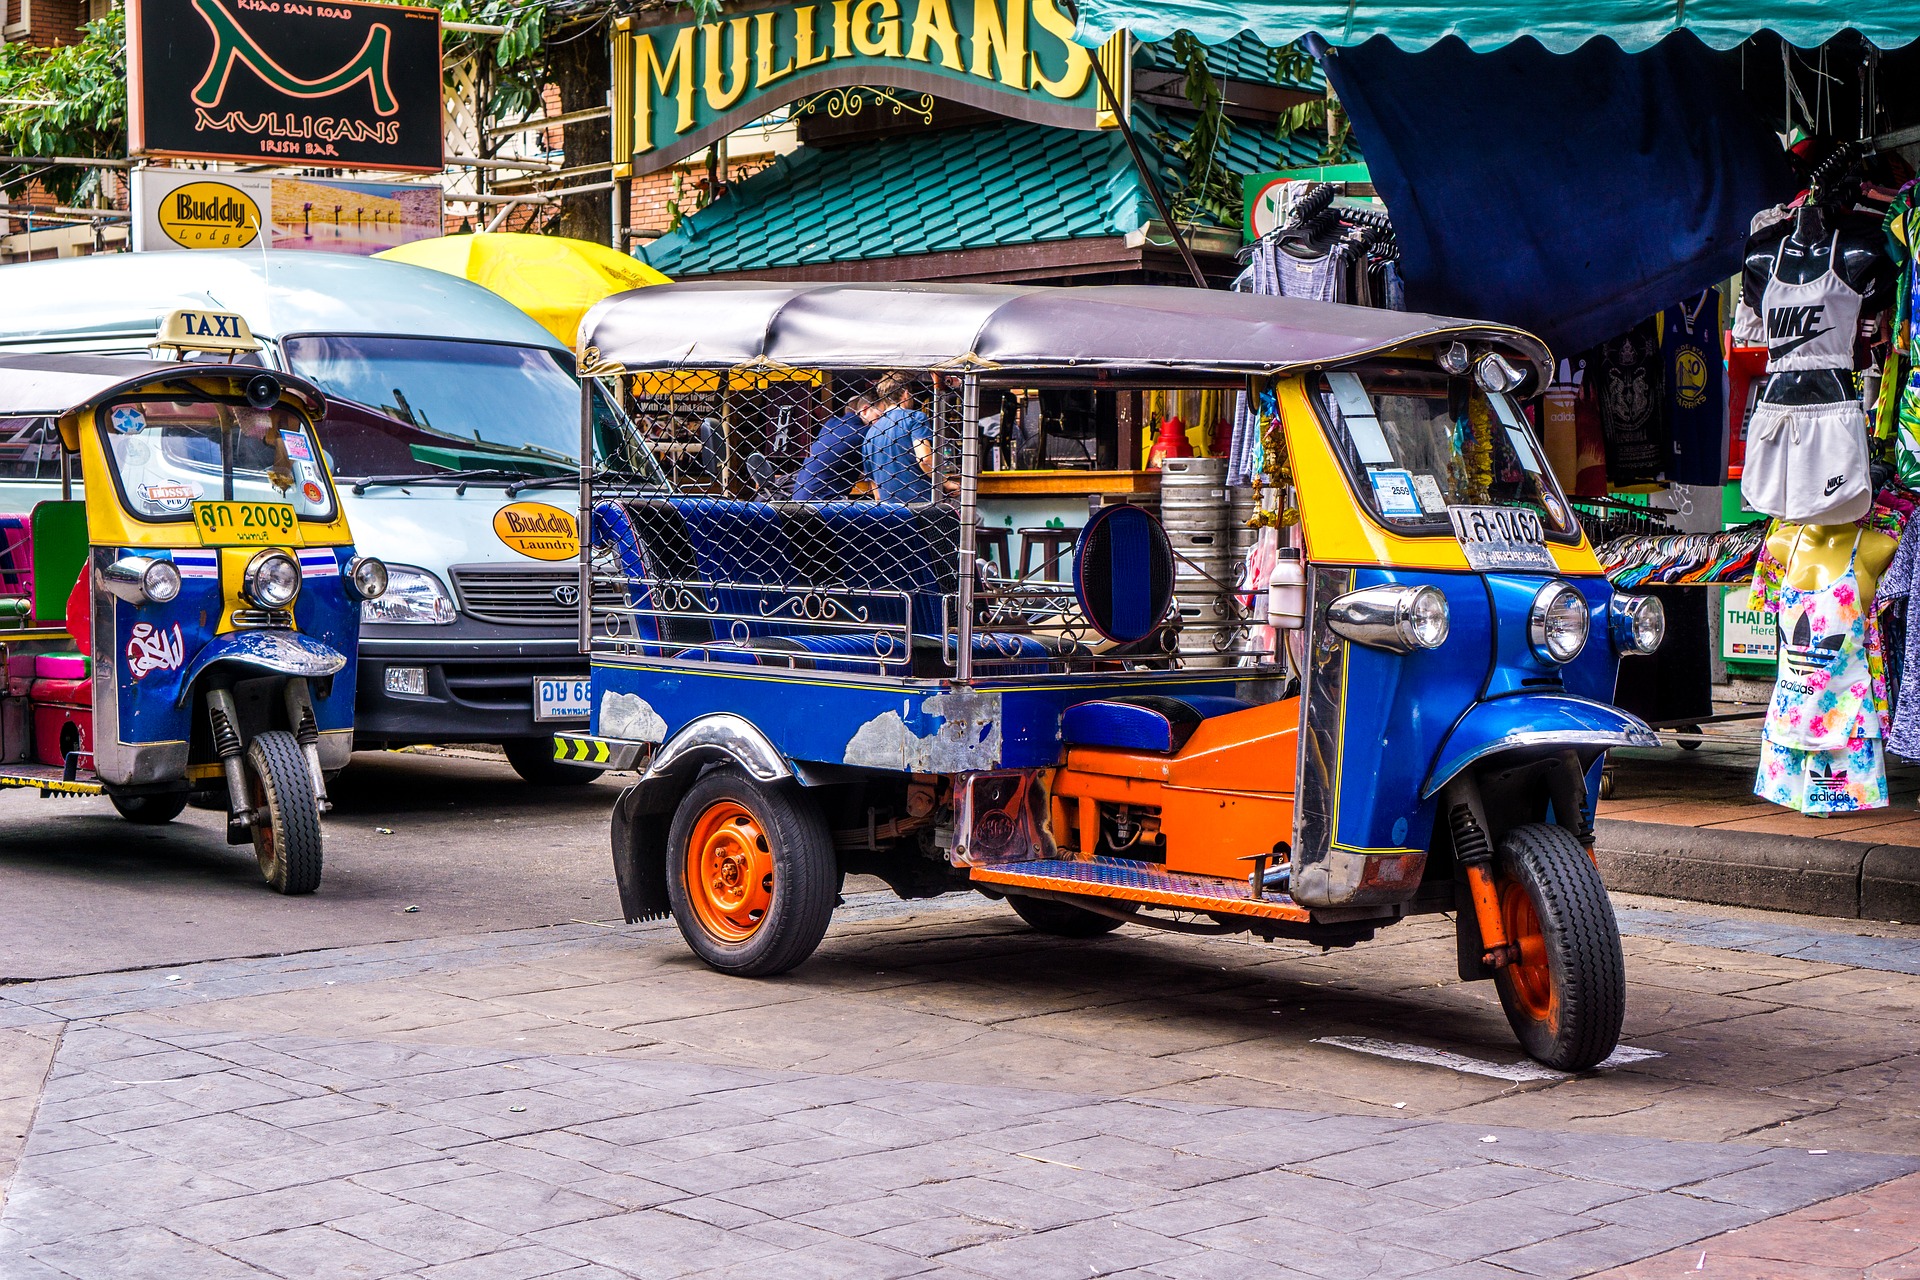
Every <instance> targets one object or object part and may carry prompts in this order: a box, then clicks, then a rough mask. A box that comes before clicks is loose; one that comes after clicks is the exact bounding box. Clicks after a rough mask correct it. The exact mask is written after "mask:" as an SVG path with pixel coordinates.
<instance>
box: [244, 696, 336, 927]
mask: <svg viewBox="0 0 1920 1280" xmlns="http://www.w3.org/2000/svg"><path fill="white" fill-rule="evenodd" d="M247 793H248V803H249V804H251V805H252V806H253V856H254V857H256V858H258V859H259V860H260V874H261V875H263V876H265V877H266V878H267V884H268V885H270V886H272V888H273V889H274V890H275V891H276V892H279V893H285V894H289V895H291V894H301V893H312V892H313V891H314V890H315V889H318V888H319V887H320V861H321V858H320V807H319V806H318V805H317V804H315V803H314V800H313V779H312V776H311V775H310V774H309V773H308V772H307V756H306V753H305V752H304V751H302V750H301V749H300V743H299V740H298V739H296V738H295V737H294V736H293V735H292V734H291V733H288V732H287V731H286V730H285V729H269V730H267V731H266V732H265V733H262V734H261V735H260V736H259V737H257V738H255V739H254V740H253V741H252V742H250V743H248V744H247Z"/></svg>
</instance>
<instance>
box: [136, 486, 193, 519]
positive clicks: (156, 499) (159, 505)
mask: <svg viewBox="0 0 1920 1280" xmlns="http://www.w3.org/2000/svg"><path fill="white" fill-rule="evenodd" d="M199 496H200V486H199V485H197V484H143V485H141V486H140V501H141V502H143V503H145V504H146V508H147V510H148V511H150V512H151V511H160V512H169V513H174V514H178V513H179V512H182V511H185V510H186V509H187V508H188V507H191V506H192V505H193V500H194V499H195V498H197V497H199Z"/></svg>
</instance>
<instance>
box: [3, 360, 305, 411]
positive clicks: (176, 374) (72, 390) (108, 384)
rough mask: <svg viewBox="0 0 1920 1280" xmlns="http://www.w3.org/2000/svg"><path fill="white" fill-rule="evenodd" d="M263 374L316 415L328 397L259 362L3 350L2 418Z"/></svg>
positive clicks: (71, 408) (66, 409)
mask: <svg viewBox="0 0 1920 1280" xmlns="http://www.w3.org/2000/svg"><path fill="white" fill-rule="evenodd" d="M261 373H271V374H272V375H273V377H274V378H276V379H278V380H279V382H280V384H281V385H282V386H283V387H285V388H286V389H287V390H289V391H291V392H292V393H293V394H294V396H295V398H296V399H298V400H300V401H302V402H303V403H304V404H305V405H306V407H307V408H308V409H309V410H310V411H312V412H314V413H316V414H317V413H318V412H319V410H320V408H321V406H323V405H325V403H326V397H324V396H323V395H321V394H320V392H319V391H317V390H316V389H315V388H314V387H313V385H312V384H311V383H309V382H306V381H304V380H303V379H300V378H295V377H292V376H290V375H288V374H284V373H280V372H278V371H277V370H271V369H262V368H261V367H260V366H258V365H245V364H207V363H191V364H180V363H177V362H175V361H171V360H134V359H122V358H120V357H117V356H72V355H0V417H5V418H59V417H64V416H65V415H66V414H69V413H71V412H73V411H74V410H75V409H78V408H80V407H82V406H84V405H88V404H94V403H97V402H99V401H102V400H105V399H108V398H109V397H111V396H113V395H115V394H116V393H118V392H121V391H128V390H132V389H133V388H136V387H141V386H146V385H148V384H151V383H154V382H159V381H161V380H163V379H164V380H172V379H184V378H207V377H224V378H240V379H246V378H251V377H253V376H255V375H256V374H261Z"/></svg>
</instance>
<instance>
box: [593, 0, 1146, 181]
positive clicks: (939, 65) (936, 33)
mask: <svg viewBox="0 0 1920 1280" xmlns="http://www.w3.org/2000/svg"><path fill="white" fill-rule="evenodd" d="M633 23H634V20H633V19H632V18H623V19H620V21H619V23H617V24H616V27H615V31H614V35H613V92H614V104H613V128H614V155H615V156H616V157H631V162H630V164H629V165H628V166H625V167H623V169H617V170H616V173H618V174H619V175H620V176H632V175H633V174H635V173H646V172H650V171H652V170H654V169H660V168H664V167H665V166H667V165H670V164H672V163H673V162H674V161H676V160H679V159H681V158H682V157H685V156H687V155H690V154H692V153H693V152H695V151H698V150H700V149H701V148H702V147H705V146H707V145H708V144H710V143H712V142H713V141H714V140H716V139H718V138H720V137H723V136H724V135H726V134H727V133H730V132H732V131H733V130H734V129H737V128H739V127H740V126H741V125H744V124H746V123H748V122H749V121H752V120H755V119H758V118H759V117H760V116H763V115H765V114H766V113H767V112H768V111H771V110H773V109H774V108H776V107H781V106H785V105H786V104H788V103H791V102H797V101H799V100H800V99H802V98H805V97H808V96H810V95H812V94H815V93H819V92H822V91H824V90H828V89H836V88H848V87H852V86H856V85H884V86H886V87H888V88H893V89H903V90H909V91H912V92H916V93H930V94H932V95H934V96H935V97H938V98H943V99H946V100H948V101H952V102H963V103H966V104H968V105H970V106H975V107H980V108H982V109H984V110H988V111H993V112H996V113H998V114H1000V115H1004V116H1013V117H1015V118H1017V119H1022V120H1030V121H1033V122H1034V123H1036V124H1048V125H1054V126H1057V127H1062V128H1069V129H1094V128H1100V127H1102V126H1103V125H1104V124H1106V123H1107V121H1106V120H1103V119H1102V112H1103V109H1104V108H1106V107H1107V105H1108V104H1106V103H1104V102H1103V101H1102V100H1101V96H1100V94H1099V90H1098V87H1097V80H1096V78H1095V76H1094V73H1093V59H1094V57H1095V56H1096V55H1095V54H1093V53H1092V52H1091V51H1089V50H1087V49H1084V48H1082V47H1081V46H1079V45H1076V44H1074V43H1073V38H1072V37H1073V19H1072V18H1071V17H1070V16H1068V14H1067V12H1066V8H1065V4H1064V0H818V2H817V3H812V4H797V5H796V4H787V5H781V6H778V7H775V8H767V9H760V10H757V11H748V12H745V13H739V14H730V15H727V16H724V17H722V18H721V19H720V20H718V21H716V22H708V23H691V22H690V23H682V24H678V25H672V26H658V27H636V26H634V25H633ZM1119 39H1120V40H1124V39H1125V37H1124V36H1123V37H1120V38H1119ZM1098 56H1099V57H1101V58H1102V59H1103V60H1105V61H1104V63H1103V65H1106V66H1108V67H1109V69H1110V70H1109V79H1110V81H1111V82H1112V83H1113V84H1114V85H1115V87H1116V91H1117V92H1120V93H1122V94H1124V92H1125V91H1124V89H1122V88H1121V87H1120V85H1121V82H1122V80H1123V78H1124V76H1123V72H1124V63H1125V59H1124V58H1120V57H1113V58H1111V59H1109V51H1108V50H1103V51H1102V52H1101V53H1100V54H1099V55H1098ZM1115 64H1121V65H1115Z"/></svg>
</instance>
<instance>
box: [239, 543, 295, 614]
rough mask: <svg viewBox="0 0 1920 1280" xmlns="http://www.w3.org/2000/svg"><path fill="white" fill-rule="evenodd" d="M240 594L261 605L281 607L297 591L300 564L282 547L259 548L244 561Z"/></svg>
mask: <svg viewBox="0 0 1920 1280" xmlns="http://www.w3.org/2000/svg"><path fill="white" fill-rule="evenodd" d="M240 594H241V595H243V596H245V597H246V598H247V599H248V600H249V601H250V602H252V603H253V604H256V605H258V606H259V607H260V608H262V609H284V608H286V607H287V606H288V605H290V604H292V603H293V599H294V597H295V596H297V595H299V594H300V565H299V564H298V563H297V562H296V561H295V560H294V558H293V557H292V556H290V555H288V554H287V553H286V552H284V551H262V552H261V553H260V554H259V555H257V556H255V557H254V558H253V559H251V560H249V561H248V562H247V571H246V573H245V574H243V575H242V576H241V579H240Z"/></svg>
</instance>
